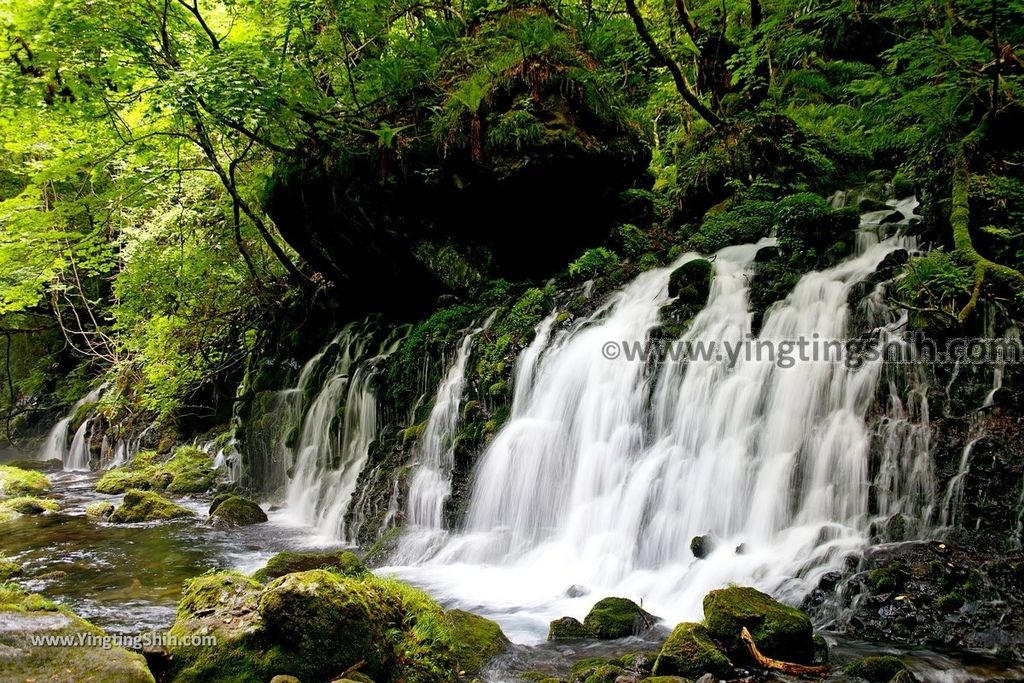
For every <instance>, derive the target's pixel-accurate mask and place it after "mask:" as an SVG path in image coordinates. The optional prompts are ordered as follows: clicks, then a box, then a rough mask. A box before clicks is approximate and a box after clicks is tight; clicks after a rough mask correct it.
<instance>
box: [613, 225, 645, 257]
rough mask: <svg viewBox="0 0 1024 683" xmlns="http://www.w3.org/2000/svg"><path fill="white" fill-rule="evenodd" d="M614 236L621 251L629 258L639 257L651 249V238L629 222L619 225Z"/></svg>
mask: <svg viewBox="0 0 1024 683" xmlns="http://www.w3.org/2000/svg"><path fill="white" fill-rule="evenodd" d="M615 237H616V241H617V242H618V243H619V247H620V248H621V249H622V253H623V254H625V255H626V256H628V257H629V258H633V259H635V258H641V257H642V256H644V255H645V254H646V253H647V252H648V251H650V250H651V239H650V238H649V237H648V236H647V235H646V234H645V233H644V231H643V230H641V229H640V228H638V227H636V226H635V225H633V224H631V223H626V224H625V225H620V226H619V227H618V229H617V230H616V231H615Z"/></svg>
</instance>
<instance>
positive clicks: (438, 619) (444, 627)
mask: <svg viewBox="0 0 1024 683" xmlns="http://www.w3.org/2000/svg"><path fill="white" fill-rule="evenodd" d="M468 623H469V621H468V620H465V619H462V618H453V617H452V615H450V614H446V613H445V612H444V610H442V609H441V608H440V606H439V605H437V603H435V602H434V601H433V600H431V599H430V597H429V596H427V595H426V594H425V593H423V592H421V591H418V590H416V589H414V588H411V587H409V586H407V585H405V584H401V583H399V582H397V581H391V580H387V579H381V578H378V577H376V576H373V575H372V574H367V575H365V576H363V577H360V578H355V577H348V576H340V575H338V574H335V573H333V572H329V571H324V570H321V569H314V570H311V571H306V572H299V573H292V574H287V575H285V576H282V577H280V578H278V579H275V580H274V581H272V582H271V583H270V584H269V585H267V586H263V585H261V584H260V583H258V582H256V581H255V580H253V579H250V578H248V577H245V576H242V575H240V574H236V573H231V572H223V573H218V574H211V575H206V576H202V577H199V578H197V579H193V580H192V581H191V582H189V583H188V584H187V585H186V588H185V592H184V595H183V597H182V601H181V603H180V604H179V607H178V614H177V619H176V620H175V623H174V626H173V627H172V629H171V634H172V635H174V636H176V637H178V638H179V639H180V638H183V637H185V636H191V635H197V634H207V635H213V636H215V638H216V644H211V645H207V646H202V647H189V648H185V647H181V648H172V650H171V652H170V654H171V655H172V657H173V658H174V662H175V672H174V680H175V681H178V682H187V681H207V680H217V681H226V682H231V681H238V682H239V683H241V682H242V681H260V680H270V679H271V678H273V677H274V676H276V675H281V674H283V673H284V672H287V674H288V675H291V676H295V677H297V678H298V679H299V680H311V681H315V680H333V679H334V677H335V676H338V675H339V674H340V672H344V671H348V670H350V669H353V667H355V668H354V669H353V670H358V671H359V672H360V673H362V674H365V675H367V676H369V677H370V678H371V679H372V680H374V681H378V682H382V681H383V682H388V681H399V680H401V681H404V682H406V683H445V682H448V681H451V682H454V681H455V680H456V678H457V676H458V671H459V668H460V667H464V666H465V664H463V663H462V662H460V661H459V659H458V654H457V650H458V646H459V642H458V638H465V639H467V642H476V643H477V646H478V647H481V644H482V643H483V644H487V643H493V642H494V633H493V629H491V628H489V627H488V628H486V629H482V628H480V624H479V623H478V622H475V620H474V623H473V624H472V629H470V630H473V631H474V635H473V636H472V639H471V638H470V636H469V635H468V631H467V630H466V626H467V624H468ZM457 634H458V635H457ZM491 647H493V645H492V646H491ZM466 661H467V662H469V661H470V660H469V659H468V658H467V660H466ZM357 665H358V666H357ZM463 670H466V669H463ZM349 677H350V678H351V677H352V675H351V674H350V675H349Z"/></svg>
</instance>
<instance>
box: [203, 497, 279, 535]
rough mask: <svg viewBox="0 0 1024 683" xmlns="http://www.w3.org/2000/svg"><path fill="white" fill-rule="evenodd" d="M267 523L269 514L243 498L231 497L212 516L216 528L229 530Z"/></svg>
mask: <svg viewBox="0 0 1024 683" xmlns="http://www.w3.org/2000/svg"><path fill="white" fill-rule="evenodd" d="M266 521H267V513H265V512H264V511H263V508H261V507H260V506H259V505H258V504H256V503H254V502H253V501H251V500H249V499H248V498H242V497H241V496H231V497H230V498H228V499H227V500H225V501H224V502H222V503H221V504H220V505H218V506H217V507H216V508H215V509H214V511H213V513H212V514H211V515H210V522H211V523H212V524H213V525H214V526H217V527H223V528H228V529H232V528H234V527H239V526H251V525H253V524H262V523H263V522H266Z"/></svg>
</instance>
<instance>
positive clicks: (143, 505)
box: [110, 490, 194, 524]
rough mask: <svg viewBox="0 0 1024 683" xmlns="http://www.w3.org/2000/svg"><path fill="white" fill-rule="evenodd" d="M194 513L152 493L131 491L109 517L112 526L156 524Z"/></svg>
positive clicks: (190, 515)
mask: <svg viewBox="0 0 1024 683" xmlns="http://www.w3.org/2000/svg"><path fill="white" fill-rule="evenodd" d="M193 515H194V513H193V512H192V511H191V510H189V509H187V508H183V507H182V506H180V505H178V504H177V503H173V502H171V501H169V500H167V499H166V498H164V497H163V496H161V495H160V494H158V493H154V492H152V491H136V490H131V491H128V492H127V493H125V494H124V500H122V501H121V504H120V505H118V506H117V508H116V509H115V510H114V512H113V513H111V515H110V521H111V522H113V523H114V524H132V523H135V522H156V521H161V520H166V519H180V518H182V517H192V516H193Z"/></svg>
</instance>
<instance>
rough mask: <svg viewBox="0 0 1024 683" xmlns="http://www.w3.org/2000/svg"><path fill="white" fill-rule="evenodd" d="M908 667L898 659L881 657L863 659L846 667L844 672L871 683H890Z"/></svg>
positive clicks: (890, 656) (888, 656)
mask: <svg viewBox="0 0 1024 683" xmlns="http://www.w3.org/2000/svg"><path fill="white" fill-rule="evenodd" d="M906 670H907V666H906V664H904V663H903V662H902V661H900V659H899V658H898V657H894V656H892V655H881V656H875V657H862V658H861V659H858V660H856V661H854V662H851V663H850V664H847V665H846V668H845V669H844V671H845V672H846V673H847V674H849V675H850V676H856V677H857V678H863V679H864V680H865V681H871V683H888V682H889V681H890V680H892V679H893V678H895V677H896V676H897V674H899V673H901V672H903V671H906Z"/></svg>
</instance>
